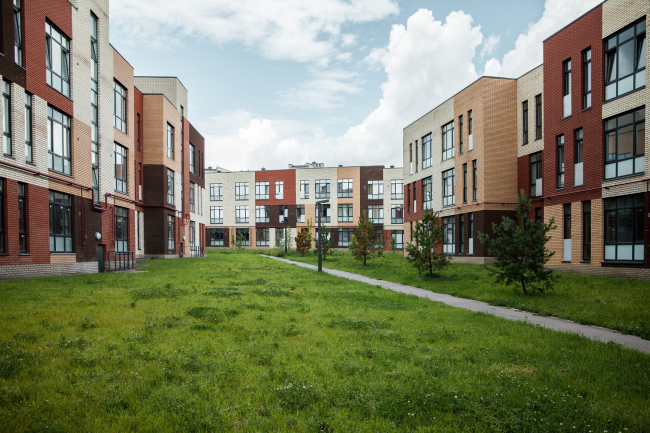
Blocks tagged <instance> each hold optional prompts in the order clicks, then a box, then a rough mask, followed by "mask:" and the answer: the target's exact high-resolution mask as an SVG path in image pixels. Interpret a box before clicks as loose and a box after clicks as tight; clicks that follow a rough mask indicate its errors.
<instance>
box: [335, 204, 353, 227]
mask: <svg viewBox="0 0 650 433" xmlns="http://www.w3.org/2000/svg"><path fill="white" fill-rule="evenodd" d="M353 221H354V218H353V216H352V205H351V204H340V205H339V208H338V222H340V223H351V222H353Z"/></svg>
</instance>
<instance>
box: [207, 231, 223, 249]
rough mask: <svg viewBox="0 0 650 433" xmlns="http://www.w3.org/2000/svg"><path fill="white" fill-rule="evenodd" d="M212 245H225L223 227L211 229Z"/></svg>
mask: <svg viewBox="0 0 650 433" xmlns="http://www.w3.org/2000/svg"><path fill="white" fill-rule="evenodd" d="M210 246H211V247H223V229H210Z"/></svg>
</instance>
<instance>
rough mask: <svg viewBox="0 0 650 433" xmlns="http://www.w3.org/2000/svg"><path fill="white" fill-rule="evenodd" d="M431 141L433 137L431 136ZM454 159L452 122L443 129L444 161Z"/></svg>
mask: <svg viewBox="0 0 650 433" xmlns="http://www.w3.org/2000/svg"><path fill="white" fill-rule="evenodd" d="M429 139H431V137H430V136H429ZM453 157H454V122H453V121H451V122H449V123H447V124H446V125H444V126H443V127H442V160H443V161H444V160H447V159H450V158H453Z"/></svg>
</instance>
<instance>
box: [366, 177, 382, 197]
mask: <svg viewBox="0 0 650 433" xmlns="http://www.w3.org/2000/svg"><path fill="white" fill-rule="evenodd" d="M383 199H384V182H383V181H381V180H369V181H368V200H383Z"/></svg>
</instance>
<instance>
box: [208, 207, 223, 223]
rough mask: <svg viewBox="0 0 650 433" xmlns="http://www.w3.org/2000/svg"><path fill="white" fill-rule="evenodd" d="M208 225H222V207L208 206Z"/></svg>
mask: <svg viewBox="0 0 650 433" xmlns="http://www.w3.org/2000/svg"><path fill="white" fill-rule="evenodd" d="M210 224H223V206H210Z"/></svg>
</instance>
